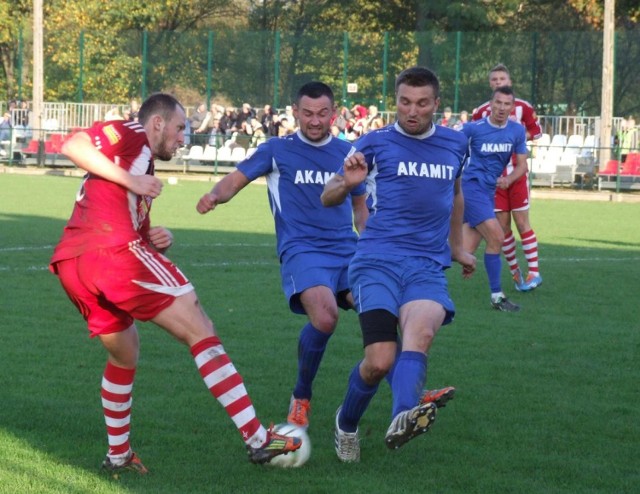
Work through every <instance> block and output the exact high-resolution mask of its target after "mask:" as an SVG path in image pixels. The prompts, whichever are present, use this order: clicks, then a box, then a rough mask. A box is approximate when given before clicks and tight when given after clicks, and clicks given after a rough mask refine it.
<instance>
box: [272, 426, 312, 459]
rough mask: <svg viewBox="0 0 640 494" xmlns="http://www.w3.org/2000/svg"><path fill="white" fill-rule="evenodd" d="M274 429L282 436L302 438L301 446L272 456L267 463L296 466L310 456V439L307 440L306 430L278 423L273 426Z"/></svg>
mask: <svg viewBox="0 0 640 494" xmlns="http://www.w3.org/2000/svg"><path fill="white" fill-rule="evenodd" d="M274 431H275V432H277V433H278V434H282V435H283V436H289V437H299V438H300V439H301V440H302V446H300V448H298V449H297V450H296V451H292V452H291V453H287V454H286V455H278V456H275V457H273V458H272V459H271V461H270V462H269V465H273V466H276V467H280V468H297V467H301V466H302V465H304V464H305V463H306V462H307V460H308V459H309V457H310V456H311V441H309V434H307V431H306V430H304V429H303V428H302V427H298V426H296V425H291V424H278V425H276V426H275V427H274Z"/></svg>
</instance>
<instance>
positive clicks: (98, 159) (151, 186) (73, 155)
mask: <svg viewBox="0 0 640 494" xmlns="http://www.w3.org/2000/svg"><path fill="white" fill-rule="evenodd" d="M62 153H63V154H65V155H66V156H67V157H68V158H69V159H70V160H71V161H72V162H73V163H74V164H75V165H76V166H77V167H78V168H81V169H83V170H85V171H87V172H89V173H92V174H94V175H96V176H99V177H102V178H104V179H105V180H108V181H110V182H113V183H116V184H118V185H121V186H122V187H125V188H126V189H128V190H130V191H131V192H133V193H134V194H138V195H145V196H150V197H158V196H159V195H160V192H162V181H161V180H160V179H158V178H157V177H154V176H153V175H132V174H131V173H129V172H128V171H127V170H124V169H123V168H120V167H119V166H118V165H116V164H115V163H114V162H113V161H111V160H110V159H109V158H107V157H106V156H105V155H104V154H102V153H101V152H100V151H99V150H98V149H96V147H95V146H94V145H93V143H92V142H91V138H90V137H89V134H87V133H85V132H79V133H77V134H75V135H74V136H73V137H71V138H70V139H69V140H68V141H67V142H65V143H64V145H63V146H62Z"/></svg>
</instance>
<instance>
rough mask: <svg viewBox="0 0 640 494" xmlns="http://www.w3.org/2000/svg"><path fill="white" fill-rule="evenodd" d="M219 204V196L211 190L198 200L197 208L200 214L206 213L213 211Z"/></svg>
mask: <svg viewBox="0 0 640 494" xmlns="http://www.w3.org/2000/svg"><path fill="white" fill-rule="evenodd" d="M217 205H218V196H217V195H216V194H214V193H212V192H210V193H208V194H205V195H203V196H202V197H201V198H200V200H199V201H198V204H197V205H196V210H197V211H198V213H200V214H205V213H208V212H209V211H211V210H212V209H215V208H216V206H217Z"/></svg>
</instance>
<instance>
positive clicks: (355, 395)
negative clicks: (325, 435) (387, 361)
mask: <svg viewBox="0 0 640 494" xmlns="http://www.w3.org/2000/svg"><path fill="white" fill-rule="evenodd" d="M376 391H378V385H377V384H374V385H373V386H369V385H368V384H367V383H366V382H364V381H363V380H362V377H360V363H358V365H356V366H355V367H354V368H353V370H352V371H351V375H350V376H349V385H348V387H347V394H346V395H345V397H344V401H343V402H342V411H341V412H340V416H339V417H338V425H339V426H340V429H342V430H343V431H345V432H355V431H356V429H357V428H358V423H359V422H360V419H361V418H362V416H363V415H364V412H365V411H366V410H367V407H368V406H369V403H370V402H371V399H372V398H373V397H374V396H375V394H376Z"/></svg>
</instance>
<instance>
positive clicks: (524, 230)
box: [471, 64, 542, 291]
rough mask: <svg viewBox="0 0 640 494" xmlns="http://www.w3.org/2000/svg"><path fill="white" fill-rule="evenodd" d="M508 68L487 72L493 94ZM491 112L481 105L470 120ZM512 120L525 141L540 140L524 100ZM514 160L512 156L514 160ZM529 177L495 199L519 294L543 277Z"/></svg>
mask: <svg viewBox="0 0 640 494" xmlns="http://www.w3.org/2000/svg"><path fill="white" fill-rule="evenodd" d="M511 85H512V82H511V75H510V74H509V69H507V67H506V66H505V65H503V64H498V65H496V66H495V67H493V68H492V69H491V70H490V71H489V86H490V87H491V90H492V91H494V90H495V89H496V88H498V87H500V86H511ZM490 113H491V106H490V101H487V102H486V103H483V104H482V105H480V106H479V107H478V108H476V109H475V110H474V111H473V115H472V116H471V119H472V120H480V119H481V118H484V117H486V116H487V115H489V114H490ZM510 118H511V119H512V120H515V121H516V122H518V123H520V124H522V125H524V127H525V130H526V132H527V140H536V139H539V138H540V136H541V135H542V128H541V127H540V122H539V121H538V117H537V116H536V113H535V110H534V109H533V107H532V106H531V104H530V103H528V102H527V101H525V100H522V99H519V98H516V101H515V106H514V108H513V110H512V112H511V117H510ZM514 160H515V157H514ZM514 160H512V162H511V164H510V165H509V166H508V167H507V168H505V171H504V173H503V176H506V175H507V174H509V173H511V172H512V171H513V165H514V163H515V161H514ZM529 206H530V198H529V176H528V174H525V175H523V176H522V177H521V178H520V179H519V180H517V181H516V182H514V183H513V184H512V185H511V186H510V187H509V188H508V189H506V190H503V189H500V188H498V189H497V190H496V196H495V211H496V217H497V218H498V221H499V222H500V225H501V226H502V229H503V231H504V244H503V246H502V252H503V254H504V256H505V258H506V260H507V263H508V265H509V270H510V271H511V276H512V277H513V280H514V282H515V287H516V289H517V290H520V291H530V290H533V289H534V288H536V287H538V286H539V285H540V284H541V283H542V276H541V275H540V270H539V267H538V239H537V237H536V234H535V232H534V231H533V228H532V227H531V223H530V221H529ZM512 217H513V221H514V222H515V224H516V228H517V229H518V234H519V235H520V240H521V242H522V249H523V251H524V255H525V258H526V260H527V266H528V273H527V275H526V276H523V275H522V272H521V271H520V268H519V266H518V260H517V258H516V239H515V237H514V235H513V231H512V230H511V219H512Z"/></svg>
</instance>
